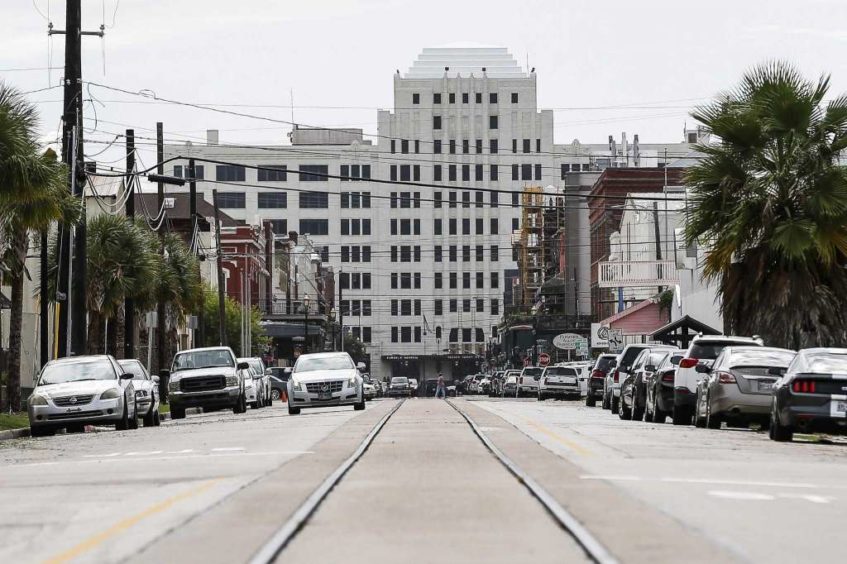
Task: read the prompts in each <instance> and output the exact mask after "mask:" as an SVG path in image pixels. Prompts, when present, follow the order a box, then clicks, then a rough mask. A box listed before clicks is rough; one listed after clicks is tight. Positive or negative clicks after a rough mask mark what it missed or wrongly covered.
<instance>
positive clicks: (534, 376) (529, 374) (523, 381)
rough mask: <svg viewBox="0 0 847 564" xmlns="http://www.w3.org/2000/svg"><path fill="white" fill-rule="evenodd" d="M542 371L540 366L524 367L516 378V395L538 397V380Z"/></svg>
mask: <svg viewBox="0 0 847 564" xmlns="http://www.w3.org/2000/svg"><path fill="white" fill-rule="evenodd" d="M543 373H544V369H543V368H541V367H540V366H525V367H524V369H523V370H522V371H521V375H520V376H518V395H519V396H521V395H525V396H532V397H535V396H537V395H538V380H539V379H540V378H541V374H543Z"/></svg>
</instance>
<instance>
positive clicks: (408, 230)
mask: <svg viewBox="0 0 847 564" xmlns="http://www.w3.org/2000/svg"><path fill="white" fill-rule="evenodd" d="M411 234H412V221H411V220H409V219H401V220H400V235H411Z"/></svg>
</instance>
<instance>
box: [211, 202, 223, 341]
mask: <svg viewBox="0 0 847 564" xmlns="http://www.w3.org/2000/svg"><path fill="white" fill-rule="evenodd" d="M212 201H213V203H214V205H215V239H216V240H217V242H216V246H217V253H218V332H219V338H218V341H219V342H218V344H219V345H220V346H226V309H225V307H226V300H224V267H223V255H222V254H221V213H220V208H219V207H218V191H217V190H212Z"/></svg>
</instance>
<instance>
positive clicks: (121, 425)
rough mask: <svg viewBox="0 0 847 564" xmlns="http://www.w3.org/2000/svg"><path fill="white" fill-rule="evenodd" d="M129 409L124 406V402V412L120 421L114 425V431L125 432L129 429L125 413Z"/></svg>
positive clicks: (127, 414)
mask: <svg viewBox="0 0 847 564" xmlns="http://www.w3.org/2000/svg"><path fill="white" fill-rule="evenodd" d="M128 410H129V408H128V407H127V406H126V402H124V411H123V414H122V415H121V419H120V421H118V422H117V423H115V431H126V430H127V429H129V413H127V412H128Z"/></svg>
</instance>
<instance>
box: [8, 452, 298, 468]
mask: <svg viewBox="0 0 847 564" xmlns="http://www.w3.org/2000/svg"><path fill="white" fill-rule="evenodd" d="M304 454H315V451H313V450H276V451H267V452H217V453H211V454H199V453H198V454H183V455H181V456H151V457H148V458H143V459H138V458H107V459H102V458H98V459H96V460H92V459H87V460H82V459H77V460H64V461H62V462H33V463H29V464H6V465H0V468H6V469H8V468H32V467H35V466H53V465H58V464H90V463H92V462H95V463H100V462H129V463H131V464H138V463H139V462H153V461H156V462H158V461H167V460H191V459H196V458H226V457H236V456H300V455H304Z"/></svg>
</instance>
